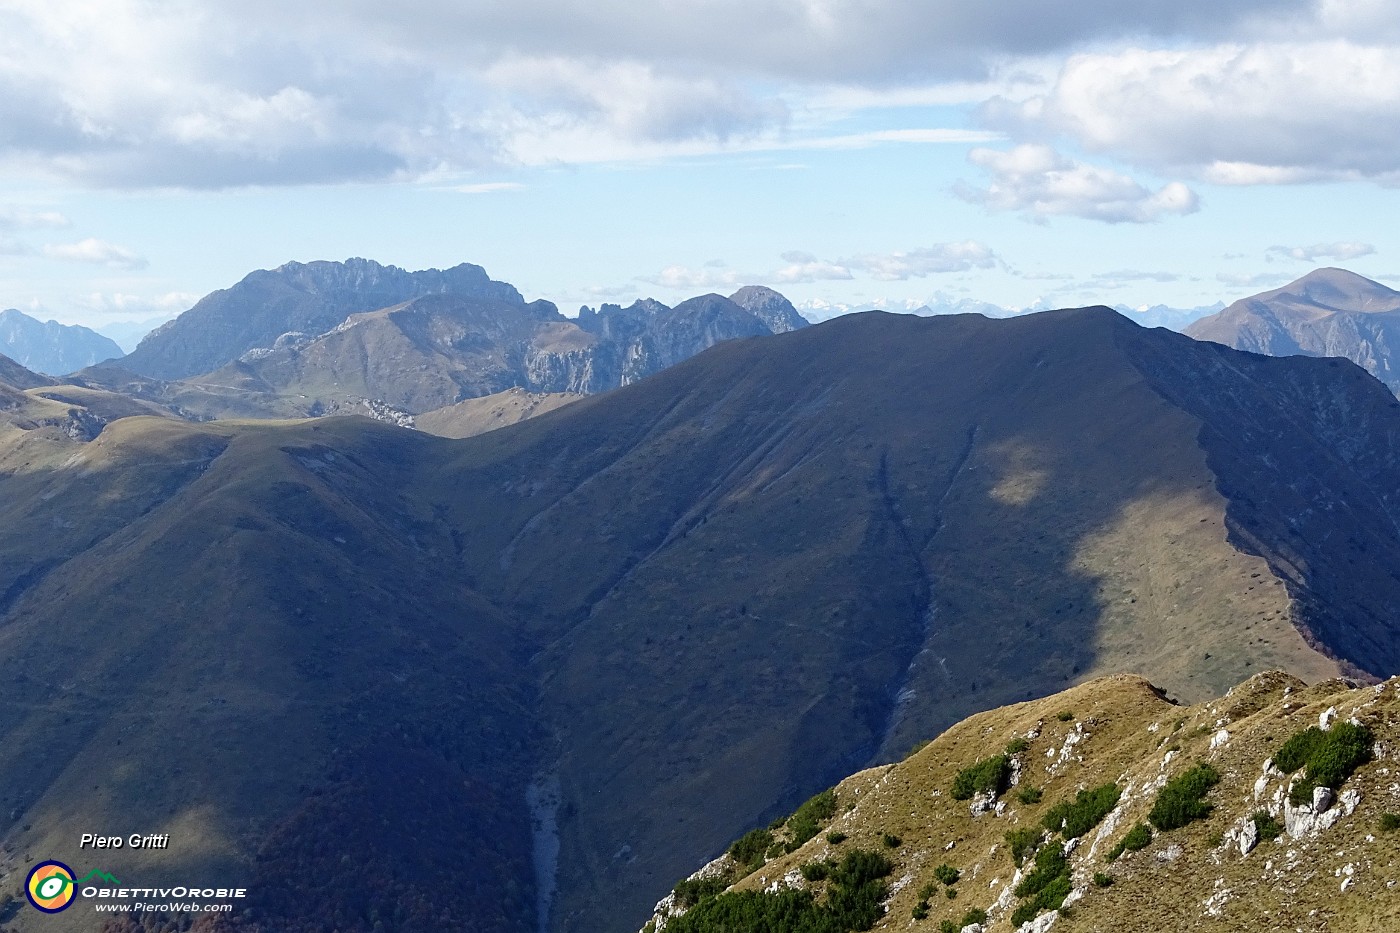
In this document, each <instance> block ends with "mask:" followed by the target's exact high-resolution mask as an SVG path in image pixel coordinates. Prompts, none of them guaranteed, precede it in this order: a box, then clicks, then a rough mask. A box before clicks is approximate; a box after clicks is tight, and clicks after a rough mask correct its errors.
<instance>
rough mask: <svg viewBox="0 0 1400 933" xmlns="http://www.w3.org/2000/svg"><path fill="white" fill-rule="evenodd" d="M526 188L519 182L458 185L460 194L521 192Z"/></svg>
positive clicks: (456, 190) (455, 187)
mask: <svg viewBox="0 0 1400 933" xmlns="http://www.w3.org/2000/svg"><path fill="white" fill-rule="evenodd" d="M524 187H525V186H524V185H522V184H521V183H520V182H518V181H485V182H479V183H477V184H474V185H456V186H454V187H453V188H452V190H453V191H455V192H457V193H458V194H495V193H496V192H498V191H520V190H522V189H523V188H524Z"/></svg>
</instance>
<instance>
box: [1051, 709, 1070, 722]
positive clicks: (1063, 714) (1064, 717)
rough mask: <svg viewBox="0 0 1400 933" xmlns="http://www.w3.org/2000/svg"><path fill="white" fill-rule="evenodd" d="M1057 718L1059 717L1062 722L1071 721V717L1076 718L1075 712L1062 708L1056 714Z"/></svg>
mask: <svg viewBox="0 0 1400 933" xmlns="http://www.w3.org/2000/svg"><path fill="white" fill-rule="evenodd" d="M1055 718H1056V719H1058V720H1059V721H1060V722H1069V721H1070V720H1071V719H1073V718H1074V713H1071V712H1070V711H1069V710H1067V709H1064V710H1060V712H1059V713H1057V714H1056V716H1055Z"/></svg>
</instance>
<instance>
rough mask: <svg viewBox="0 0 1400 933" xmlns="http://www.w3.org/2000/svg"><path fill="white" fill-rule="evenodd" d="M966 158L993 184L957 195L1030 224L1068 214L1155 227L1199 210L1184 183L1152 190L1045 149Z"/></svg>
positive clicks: (1027, 146) (980, 152) (963, 188)
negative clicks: (1019, 215)
mask: <svg viewBox="0 0 1400 933" xmlns="http://www.w3.org/2000/svg"><path fill="white" fill-rule="evenodd" d="M968 159H969V160H970V161H971V162H972V163H973V164H974V165H978V166H981V167H982V168H984V169H986V170H987V171H988V172H989V173H990V174H991V176H992V181H991V183H990V184H989V185H987V186H986V187H984V188H979V187H975V186H971V185H968V184H966V183H963V184H960V185H959V186H958V187H957V188H956V193H957V194H958V196H959V197H961V198H963V199H964V200H967V201H970V202H972V203H974V204H981V205H984V206H985V207H987V208H988V209H990V210H994V211H1019V212H1020V213H1022V214H1023V215H1024V216H1026V217H1027V218H1028V219H1031V220H1037V221H1043V220H1045V219H1046V218H1048V217H1052V216H1069V217H1084V218H1087V219H1090V220H1102V221H1106V222H1108V223H1151V222H1153V221H1156V220H1161V219H1162V218H1163V217H1167V216H1171V215H1181V214H1190V213H1193V212H1194V211H1196V210H1198V209H1199V207H1200V203H1199V200H1198V199H1197V197H1196V193H1195V192H1194V191H1192V190H1191V189H1190V188H1188V187H1186V185H1184V184H1182V183H1181V182H1169V183H1168V184H1166V185H1164V186H1162V187H1161V188H1159V189H1158V190H1156V191H1152V190H1150V189H1149V188H1147V187H1145V186H1143V185H1142V184H1140V183H1139V182H1137V181H1135V180H1133V179H1132V178H1130V177H1128V176H1127V175H1124V174H1122V173H1120V172H1115V171H1113V170H1111V169H1106V168H1101V167H1098V166H1093V165H1087V164H1085V163H1083V162H1077V161H1075V160H1073V159H1070V158H1068V157H1066V156H1064V155H1061V154H1060V153H1058V152H1056V151H1055V150H1054V149H1052V148H1051V147H1049V146H1045V145H1040V144H1034V143H1024V144H1022V145H1019V146H1016V147H1014V148H1012V149H1009V150H999V149H974V150H972V152H970V153H969V154H968Z"/></svg>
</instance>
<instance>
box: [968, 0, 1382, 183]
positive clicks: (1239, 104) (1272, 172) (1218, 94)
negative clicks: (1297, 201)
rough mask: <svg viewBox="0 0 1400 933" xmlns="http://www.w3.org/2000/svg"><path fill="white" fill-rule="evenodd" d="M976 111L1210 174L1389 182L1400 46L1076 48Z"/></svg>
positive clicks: (995, 121)
mask: <svg viewBox="0 0 1400 933" xmlns="http://www.w3.org/2000/svg"><path fill="white" fill-rule="evenodd" d="M1393 15H1394V13H1393V11H1392V16H1393ZM983 119H984V121H985V122H986V123H987V124H988V125H990V126H993V127H996V128H1000V129H1004V130H1007V131H1009V132H1012V133H1016V134H1020V135H1023V136H1036V135H1040V136H1044V135H1047V134H1048V135H1054V136H1064V137H1068V138H1071V139H1073V140H1075V141H1076V142H1077V143H1078V144H1079V145H1080V146H1082V147H1084V148H1085V149H1087V150H1089V151H1092V152H1102V153H1110V154H1112V155H1114V156H1115V157H1118V158H1121V159H1124V160H1126V161H1129V162H1132V163H1134V164H1137V165H1142V166H1146V167H1149V168H1153V169H1156V170H1163V171H1169V172H1173V173H1178V172H1179V173H1188V174H1191V175H1194V176H1195V177H1198V178H1201V179H1204V180H1207V181H1210V182H1213V183H1216V184H1226V185H1257V184H1293V183H1299V182H1309V181H1320V180H1331V179H1372V180H1376V181H1379V182H1382V183H1386V184H1393V183H1397V182H1400V148H1397V147H1396V146H1395V139H1396V138H1397V136H1400V49H1397V48H1396V47H1395V46H1392V45H1375V44H1365V43H1357V42H1353V41H1348V40H1345V39H1326V40H1318V41H1294V42H1255V43H1248V44H1244V43H1231V44H1221V45H1214V46H1209V47H1204V48H1184V49H1178V48H1173V49H1140V48H1136V49H1125V50H1121V51H1113V52H1103V53H1094V54H1081V55H1075V56H1073V57H1071V58H1070V59H1069V60H1068V61H1067V62H1066V63H1065V65H1064V67H1063V69H1062V70H1061V72H1060V74H1059V76H1058V78H1057V79H1056V81H1055V83H1054V86H1053V87H1052V88H1051V89H1050V90H1049V92H1048V93H1046V94H1043V95H1039V96H1035V97H1031V98H1029V99H1027V100H1024V101H1019V102H1012V101H1008V100H1004V99H996V100H993V101H991V102H990V103H988V104H987V105H986V106H985V107H984V108H983Z"/></svg>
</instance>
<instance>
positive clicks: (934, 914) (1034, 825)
mask: <svg viewBox="0 0 1400 933" xmlns="http://www.w3.org/2000/svg"><path fill="white" fill-rule="evenodd" d="M989 751H990V752H992V754H988V752H989ZM1398 779H1400V678H1397V679H1394V680H1390V681H1387V682H1385V683H1382V684H1378V685H1376V686H1369V687H1354V686H1351V685H1349V684H1348V683H1347V682H1345V681H1341V680H1332V681H1327V682H1324V683H1320V684H1317V685H1314V686H1312V687H1308V686H1306V685H1304V684H1303V682H1302V681H1300V680H1297V679H1295V678H1293V677H1290V676H1288V675H1286V674H1282V673H1279V672H1269V673H1264V674H1259V675H1256V676H1255V677H1252V678H1251V679H1249V680H1248V681H1246V682H1245V683H1243V684H1240V685H1239V686H1238V687H1236V688H1235V689H1233V690H1231V691H1230V692H1229V693H1228V694H1227V695H1226V696H1224V697H1223V698H1221V699H1219V700H1216V701H1212V702H1208V703H1202V704H1199V705H1197V706H1191V707H1182V706H1178V705H1175V704H1173V703H1172V702H1169V701H1168V700H1166V699H1164V697H1163V692H1162V691H1161V690H1158V689H1156V688H1155V687H1153V686H1152V685H1151V684H1150V683H1148V682H1147V681H1146V680H1144V679H1142V678H1138V677H1128V676H1119V677H1109V678H1103V679H1100V680H1095V681H1091V682H1090V683H1087V684H1084V685H1082V686H1079V687H1075V688H1073V689H1071V690H1067V691H1065V692H1064V693H1061V694H1057V695H1055V696H1052V697H1048V698H1046V699H1043V700H1037V701H1034V702H1030V703H1021V704H1017V705H1015V706H1009V707H1005V708H1002V709H997V710H992V711H990V712H986V713H982V714H979V715H976V716H973V717H971V718H970V719H967V720H965V721H964V722H962V723H959V724H958V725H956V726H954V727H953V728H952V729H949V730H948V731H947V732H945V733H944V734H943V735H941V736H939V737H938V738H937V739H935V740H934V741H932V742H930V743H927V744H925V745H924V746H923V747H922V748H920V749H919V750H917V751H916V752H914V753H913V754H912V755H911V756H910V757H908V758H907V759H905V760H903V761H901V762H899V763H897V764H893V765H887V766H884V767H879V768H872V769H870V770H867V771H862V772H860V773H858V774H855V775H853V776H851V777H849V778H847V779H846V780H844V781H842V782H841V783H839V784H837V785H836V786H835V787H834V788H832V789H831V790H829V791H826V792H825V793H823V794H821V795H819V796H817V797H815V798H813V799H812V800H811V801H809V802H808V803H807V804H804V805H803V807H802V808H800V809H799V810H798V811H797V812H796V813H795V814H793V815H792V816H791V817H790V818H788V819H787V820H778V821H775V822H774V823H773V824H772V825H771V826H768V827H767V828H764V829H755V830H753V831H751V832H749V833H748V834H746V835H744V836H743V837H742V838H740V839H739V840H737V841H736V842H735V843H734V844H733V845H732V846H731V847H730V849H729V850H728V852H726V853H725V854H724V855H723V856H721V857H720V858H718V859H716V860H714V861H713V862H711V863H709V864H708V865H706V866H705V867H704V868H702V869H701V870H700V871H698V872H696V873H695V874H694V875H691V876H690V877H688V878H686V879H685V880H683V881H681V882H680V883H678V884H677V885H676V887H675V890H674V891H673V892H672V893H671V894H669V895H667V897H666V898H664V899H663V900H662V901H661V902H660V903H659V904H657V906H656V914H655V916H653V917H652V919H651V920H650V921H648V923H647V925H646V926H645V927H644V928H643V931H644V933H661V931H663V930H664V931H668V933H809V931H819V933H850V931H857V930H868V929H878V930H883V929H898V930H915V931H927V933H955V931H961V933H983V931H986V933H993V931H1012V930H1020V931H1022V933H1032V931H1033V933H1043V931H1045V930H1048V929H1050V928H1051V927H1054V929H1056V930H1057V931H1058V930H1063V931H1067V933H1068V931H1093V930H1163V931H1178V930H1180V931H1185V930H1219V931H1239V930H1301V931H1308V933H1313V931H1316V933H1345V931H1356V933H1361V931H1367V933H1380V931H1383V930H1394V929H1400V780H1398Z"/></svg>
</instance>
